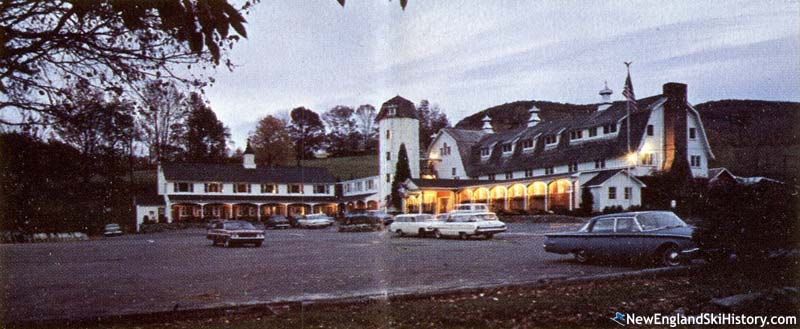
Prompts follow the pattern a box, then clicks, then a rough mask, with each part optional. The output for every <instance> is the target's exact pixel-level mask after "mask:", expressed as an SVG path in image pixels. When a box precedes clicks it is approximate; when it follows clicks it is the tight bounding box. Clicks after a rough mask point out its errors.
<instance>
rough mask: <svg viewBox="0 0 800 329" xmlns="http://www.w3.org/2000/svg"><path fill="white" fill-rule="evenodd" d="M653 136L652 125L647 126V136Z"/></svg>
mask: <svg viewBox="0 0 800 329" xmlns="http://www.w3.org/2000/svg"><path fill="white" fill-rule="evenodd" d="M654 134H655V133H654V132H653V125H647V136H653V135H654Z"/></svg>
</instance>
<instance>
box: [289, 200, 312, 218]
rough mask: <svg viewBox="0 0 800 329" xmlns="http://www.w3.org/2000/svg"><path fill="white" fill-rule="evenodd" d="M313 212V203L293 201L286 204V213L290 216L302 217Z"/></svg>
mask: <svg viewBox="0 0 800 329" xmlns="http://www.w3.org/2000/svg"><path fill="white" fill-rule="evenodd" d="M310 212H311V205H309V204H307V203H292V204H290V205H288V206H286V214H287V216H288V217H294V218H296V217H300V216H304V215H305V214H308V213H310Z"/></svg>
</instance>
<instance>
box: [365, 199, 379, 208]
mask: <svg viewBox="0 0 800 329" xmlns="http://www.w3.org/2000/svg"><path fill="white" fill-rule="evenodd" d="M367 209H369V210H377V209H378V201H375V200H369V201H367Z"/></svg>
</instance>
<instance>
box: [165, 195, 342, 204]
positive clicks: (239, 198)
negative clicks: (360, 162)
mask: <svg viewBox="0 0 800 329" xmlns="http://www.w3.org/2000/svg"><path fill="white" fill-rule="evenodd" d="M169 200H170V201H171V202H209V201H218V202H231V203H236V202H259V203H270V202H339V199H338V198H336V197H333V196H304V195H298V196H286V195H208V194H202V195H188V194H172V195H170V196H169Z"/></svg>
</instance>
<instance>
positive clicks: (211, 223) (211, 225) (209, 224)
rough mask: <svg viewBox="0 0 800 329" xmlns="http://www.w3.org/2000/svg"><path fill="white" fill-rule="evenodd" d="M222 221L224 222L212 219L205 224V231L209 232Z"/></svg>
mask: <svg viewBox="0 0 800 329" xmlns="http://www.w3.org/2000/svg"><path fill="white" fill-rule="evenodd" d="M224 221H225V220H224V219H212V220H211V221H209V222H208V224H206V229H208V230H210V229H212V228H214V226H216V225H217V223H222V222H224Z"/></svg>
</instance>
